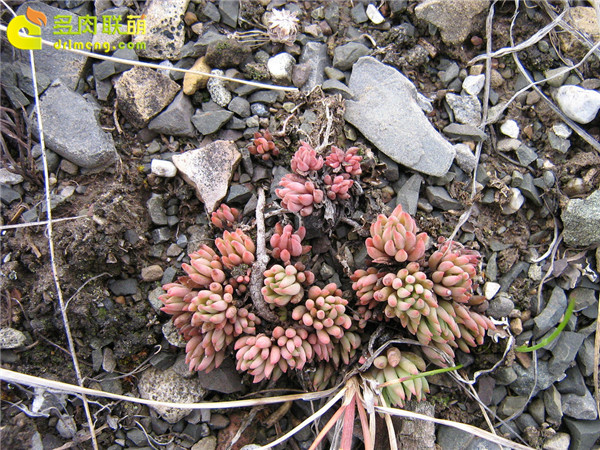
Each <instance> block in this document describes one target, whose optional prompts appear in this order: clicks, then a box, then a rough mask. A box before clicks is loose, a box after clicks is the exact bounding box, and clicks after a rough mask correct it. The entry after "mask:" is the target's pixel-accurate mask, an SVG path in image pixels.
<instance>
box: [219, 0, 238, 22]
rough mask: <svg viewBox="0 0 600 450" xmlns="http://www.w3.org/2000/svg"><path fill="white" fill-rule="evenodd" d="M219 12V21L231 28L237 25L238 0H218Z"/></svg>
mask: <svg viewBox="0 0 600 450" xmlns="http://www.w3.org/2000/svg"><path fill="white" fill-rule="evenodd" d="M219 13H220V14H221V22H223V23H224V24H225V25H228V26H230V27H231V28H235V27H237V22H238V16H239V14H240V0H219Z"/></svg>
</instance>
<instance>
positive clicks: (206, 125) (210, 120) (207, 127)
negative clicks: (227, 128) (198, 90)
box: [192, 110, 233, 136]
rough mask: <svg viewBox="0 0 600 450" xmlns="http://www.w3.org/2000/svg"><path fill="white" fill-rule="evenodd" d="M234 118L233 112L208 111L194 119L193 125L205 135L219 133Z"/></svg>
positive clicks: (195, 115)
mask: <svg viewBox="0 0 600 450" xmlns="http://www.w3.org/2000/svg"><path fill="white" fill-rule="evenodd" d="M232 116H233V113H232V112H231V111H225V110H220V111H208V112H198V113H196V114H194V116H193V117H192V123H193V124H194V126H195V127H196V129H197V130H198V131H199V132H200V133H201V134H203V135H205V136H206V135H207V134H212V133H215V132H216V131H218V130H219V129H220V128H221V127H222V126H223V125H225V124H226V123H227V121H228V120H229V119H231V117H232Z"/></svg>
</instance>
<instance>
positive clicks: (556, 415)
mask: <svg viewBox="0 0 600 450" xmlns="http://www.w3.org/2000/svg"><path fill="white" fill-rule="evenodd" d="M544 407H545V408H546V414H548V417H549V418H550V419H551V420H552V421H553V422H556V423H560V421H561V419H562V416H563V412H562V401H561V396H560V392H558V390H557V389H556V387H554V386H550V387H549V388H548V389H546V390H545V391H544Z"/></svg>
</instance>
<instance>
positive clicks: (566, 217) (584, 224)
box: [561, 190, 600, 247]
mask: <svg viewBox="0 0 600 450" xmlns="http://www.w3.org/2000/svg"><path fill="white" fill-rule="evenodd" d="M561 218H562V221H563V228H564V229H563V237H564V240H565V243H566V244H567V245H571V246H573V247H587V246H589V245H598V244H600V190H597V191H594V192H593V193H592V194H591V195H590V196H589V197H588V198H585V199H572V200H569V202H568V203H567V206H566V208H565V209H564V210H563V212H562V214H561Z"/></svg>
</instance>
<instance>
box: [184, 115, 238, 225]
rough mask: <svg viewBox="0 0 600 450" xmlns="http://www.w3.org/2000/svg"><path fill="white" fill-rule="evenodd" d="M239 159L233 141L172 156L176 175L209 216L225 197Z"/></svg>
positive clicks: (211, 144) (221, 142)
mask: <svg viewBox="0 0 600 450" xmlns="http://www.w3.org/2000/svg"><path fill="white" fill-rule="evenodd" d="M230 114H231V112H230ZM241 159H242V154H241V153H240V152H239V151H238V149H237V146H236V145H235V143H234V142H232V141H215V142H212V143H210V144H208V145H207V146H205V147H203V148H200V149H197V150H191V151H189V152H185V153H181V154H179V155H173V163H174V164H175V166H176V167H177V169H178V170H179V173H181V175H182V176H183V179H184V180H185V181H187V182H188V183H189V184H190V185H192V186H193V187H194V188H196V194H197V195H198V198H199V199H200V201H201V202H203V203H204V208H205V209H206V212H208V213H209V214H210V213H212V212H213V211H214V210H215V208H216V207H217V203H218V202H219V201H221V200H222V199H223V198H224V197H225V195H227V189H228V188H229V182H230V181H231V177H232V176H233V172H234V171H235V168H236V167H237V165H238V163H239V162H240V160H241Z"/></svg>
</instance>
